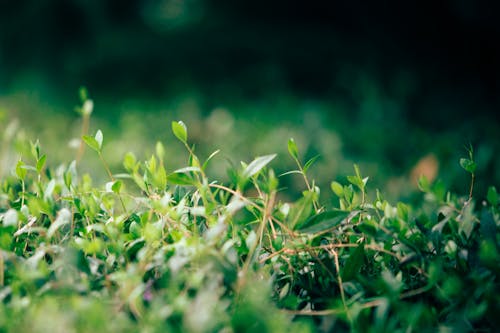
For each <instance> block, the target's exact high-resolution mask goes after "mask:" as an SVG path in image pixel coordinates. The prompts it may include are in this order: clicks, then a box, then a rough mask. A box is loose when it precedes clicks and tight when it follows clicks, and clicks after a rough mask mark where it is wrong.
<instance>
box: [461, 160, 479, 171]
mask: <svg viewBox="0 0 500 333" xmlns="http://www.w3.org/2000/svg"><path fill="white" fill-rule="evenodd" d="M460 166H461V167H462V168H463V169H464V170H465V171H467V172H469V173H474V171H476V163H475V162H474V161H473V160H470V159H468V158H461V159H460Z"/></svg>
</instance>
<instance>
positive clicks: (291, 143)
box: [288, 138, 299, 159]
mask: <svg viewBox="0 0 500 333" xmlns="http://www.w3.org/2000/svg"><path fill="white" fill-rule="evenodd" d="M288 153H290V156H292V157H293V158H294V159H298V158H299V150H298V149H297V145H296V144H295V140H294V139H293V138H290V139H288Z"/></svg>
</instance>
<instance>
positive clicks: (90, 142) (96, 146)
mask: <svg viewBox="0 0 500 333" xmlns="http://www.w3.org/2000/svg"><path fill="white" fill-rule="evenodd" d="M82 139H83V141H84V142H85V143H86V144H87V146H89V147H90V148H92V149H93V150H95V151H96V152H98V153H99V154H100V153H101V147H100V145H99V142H97V140H96V139H95V138H94V137H92V136H90V135H84V136H83V137H82Z"/></svg>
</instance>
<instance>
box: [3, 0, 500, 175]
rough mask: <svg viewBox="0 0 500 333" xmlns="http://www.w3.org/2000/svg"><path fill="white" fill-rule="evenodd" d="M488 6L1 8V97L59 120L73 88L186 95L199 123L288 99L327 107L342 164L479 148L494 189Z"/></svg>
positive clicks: (461, 2) (496, 28) (79, 1)
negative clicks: (217, 112)
mask: <svg viewBox="0 0 500 333" xmlns="http://www.w3.org/2000/svg"><path fill="white" fill-rule="evenodd" d="M499 9H500V6H499V5H498V2H496V1H466V0H458V1H453V0H449V1H371V2H368V1H284V0H278V1H261V0H252V1H246V0H245V1H232V0H219V1H217V0H150V1H147V0H142V1H139V0H133V1H118V0H113V1H101V0H88V1H84V0H66V1H64V0H46V1H40V0H26V1H2V2H0V93H1V94H2V95H5V96H8V95H9V94H16V93H19V92H33V91H35V92H36V94H37V95H39V96H45V97H43V98H47V99H50V100H52V101H58V103H59V104H60V105H62V106H63V108H62V109H64V110H66V111H63V112H68V113H71V112H73V111H72V106H73V105H74V104H75V95H76V91H77V90H78V88H79V87H80V86H81V85H85V86H86V87H87V88H88V89H89V91H90V92H91V94H92V96H93V97H94V98H95V100H99V101H108V102H109V103H112V102H113V101H116V100H120V99H122V98H125V97H130V96H133V97H134V98H137V99H140V100H148V101H151V100H168V99H173V98H175V97H176V96H178V95H180V94H183V93H184V92H185V91H189V90H193V89H194V90H196V92H197V93H198V94H199V95H201V96H202V101H203V106H204V107H203V108H202V112H203V113H206V114H208V113H209V110H211V109H212V108H213V107H216V106H217V105H219V104H221V103H223V104H224V103H225V104H227V105H238V103H239V104H244V103H265V102H266V101H268V100H273V98H275V96H293V98H294V100H299V101H311V100H314V101H320V102H321V103H325V105H330V106H332V107H331V108H329V109H328V108H326V109H327V110H328V111H323V113H326V116H325V115H323V116H324V117H326V119H327V120H328V121H331V122H332V123H333V122H335V121H340V122H341V123H342V124H341V125H339V126H340V127H339V126H337V127H335V126H334V125H332V127H333V128H334V129H335V130H336V131H338V132H339V133H340V135H341V137H342V139H343V141H344V145H343V149H344V153H345V154H350V155H351V156H353V158H355V159H359V158H361V156H365V157H366V156H367V158H368V159H370V158H371V159H375V160H376V161H377V162H380V161H383V162H384V163H388V164H389V165H393V166H394V167H395V168H396V169H398V168H399V169H404V168H408V167H409V166H410V165H411V164H412V163H415V160H416V159H417V158H418V157H419V156H421V155H423V154H424V153H425V152H426V151H429V150H430V151H434V152H436V153H437V154H438V155H439V157H441V158H442V159H444V160H446V159H447V158H451V157H452V156H453V157H454V154H452V153H450V151H451V150H455V151H460V150H461V149H462V147H463V145H467V144H469V143H471V144H472V145H473V146H475V147H479V149H481V147H483V146H484V145H486V146H487V148H485V149H483V150H485V151H487V152H488V153H484V154H483V155H484V156H487V157H484V163H485V167H484V170H485V172H486V171H487V172H488V175H490V176H491V177H493V180H495V181H497V180H498V179H499V177H500V176H499V173H498V171H495V170H497V169H498V168H497V166H498V161H497V158H496V155H498V154H497V153H498V151H499V149H498V148H499V147H498V146H499V144H498V142H500V140H499V138H500V135H499V131H498V129H499V127H498V125H499V120H500V116H499V115H500V112H498V109H499V106H500V105H499V103H500V91H499V90H500V86H499V83H500V82H499V78H500V76H499V74H500V38H499V37H500V24H498V22H499V15H498V13H499ZM107 112H108V116H109V118H112V117H115V116H116V114H119V111H113V110H111V111H107ZM232 112H233V113H234V115H235V117H247V118H249V119H250V120H252V119H255V118H258V117H259V115H251V116H249V115H248V114H244V113H242V112H239V111H237V110H236V111H235V110H233V111H232ZM266 112H267V111H265V110H264V111H263V115H265V114H266ZM300 112H302V111H300V110H293V108H290V109H286V108H282V109H280V110H278V111H275V113H277V114H275V115H274V117H276V119H279V118H280V117H282V118H283V119H286V118H293V117H294V114H296V113H300ZM334 113H336V114H335V115H334ZM252 117H253V118H252ZM339 119H340V120H339ZM327 126H330V125H327ZM349 126H352V127H349ZM356 126H357V127H356ZM398 127H399V128H398ZM375 132H376V133H377V134H374V133H375ZM380 132H382V133H383V134H382V135H383V136H384V137H381V134H380ZM405 136H407V138H405ZM399 140H402V141H401V142H403V143H404V144H400V145H398V141H399ZM376 143H380V144H381V145H383V146H384V147H385V148H384V149H382V150H379V149H377V148H375V147H374V145H375V144H376ZM432 145H436V147H438V148H426V149H424V147H430V146H432ZM420 151H421V152H420ZM404 154H407V155H408V158H406V159H405V158H401V155H404ZM455 162H456V161H453V163H455ZM399 169H398V170H399Z"/></svg>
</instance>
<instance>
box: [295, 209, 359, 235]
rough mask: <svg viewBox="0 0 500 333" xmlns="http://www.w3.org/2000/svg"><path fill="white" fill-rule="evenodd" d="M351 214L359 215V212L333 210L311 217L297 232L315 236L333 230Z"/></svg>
mask: <svg viewBox="0 0 500 333" xmlns="http://www.w3.org/2000/svg"><path fill="white" fill-rule="evenodd" d="M350 214H356V215H357V214H358V212H357V211H353V212H352V213H351V212H349V211H345V210H331V211H327V212H322V213H319V214H316V215H314V216H311V217H310V218H309V219H307V220H306V221H305V222H304V223H303V224H302V225H300V226H299V227H298V228H297V230H298V231H301V232H304V233H308V234H315V233H318V232H322V231H325V230H329V229H332V228H334V227H336V226H337V225H339V224H340V223H342V221H344V220H345V219H347V217H349V215H350Z"/></svg>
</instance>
